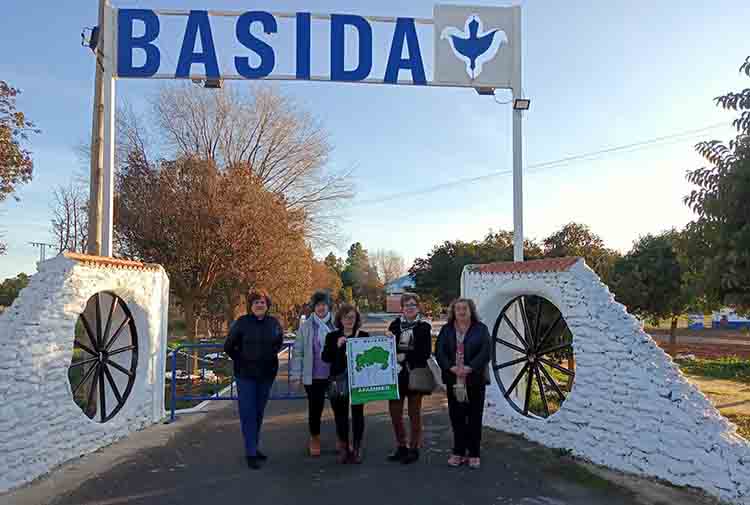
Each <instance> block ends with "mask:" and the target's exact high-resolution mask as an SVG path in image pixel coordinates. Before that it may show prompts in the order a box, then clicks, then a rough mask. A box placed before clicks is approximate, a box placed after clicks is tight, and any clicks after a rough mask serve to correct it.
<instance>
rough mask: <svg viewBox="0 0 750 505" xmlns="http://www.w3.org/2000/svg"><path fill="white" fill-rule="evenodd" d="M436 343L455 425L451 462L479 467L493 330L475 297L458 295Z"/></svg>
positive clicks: (451, 463) (452, 464)
mask: <svg viewBox="0 0 750 505" xmlns="http://www.w3.org/2000/svg"><path fill="white" fill-rule="evenodd" d="M435 347H436V349H435V357H436V358H437V362H438V365H439V366H440V369H441V370H442V371H443V382H444V383H445V386H446V389H447V392H448V414H449V416H450V419H451V425H452V427H453V453H452V454H451V456H450V458H448V464H449V465H451V466H461V465H463V464H468V465H469V467H470V468H473V469H478V468H479V466H480V460H479V446H480V444H481V441H482V415H483V413H484V396H485V389H486V387H487V384H489V382H490V381H489V377H490V375H489V362H490V350H491V344H490V331H489V329H488V328H487V326H486V325H485V324H484V323H482V322H481V321H480V320H479V316H478V315H477V309H476V306H475V305H474V301H473V300H469V299H467V298H459V299H458V300H456V301H454V302H453V303H452V304H451V306H450V309H449V311H448V322H447V323H446V324H445V326H443V327H442V329H441V330H440V334H439V335H438V340H437V344H436V346H435ZM467 453H468V457H467Z"/></svg>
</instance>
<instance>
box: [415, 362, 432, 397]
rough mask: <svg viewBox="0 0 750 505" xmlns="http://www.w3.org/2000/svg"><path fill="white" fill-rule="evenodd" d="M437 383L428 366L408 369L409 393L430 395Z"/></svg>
mask: <svg viewBox="0 0 750 505" xmlns="http://www.w3.org/2000/svg"><path fill="white" fill-rule="evenodd" d="M435 387H437V383H436V382H435V376H434V375H432V370H430V367H429V366H426V367H424V368H410V369H409V391H412V392H414V393H422V394H430V393H432V392H433V391H435Z"/></svg>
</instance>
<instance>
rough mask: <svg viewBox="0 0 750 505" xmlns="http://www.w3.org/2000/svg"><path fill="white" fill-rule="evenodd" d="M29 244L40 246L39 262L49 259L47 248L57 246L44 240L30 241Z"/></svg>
mask: <svg viewBox="0 0 750 505" xmlns="http://www.w3.org/2000/svg"><path fill="white" fill-rule="evenodd" d="M29 244H31V245H33V246H34V247H38V248H39V262H40V263H41V262H42V261H45V260H46V259H47V248H48V247H49V248H53V249H54V247H55V245H54V244H45V243H44V242H29Z"/></svg>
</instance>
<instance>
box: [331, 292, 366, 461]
mask: <svg viewBox="0 0 750 505" xmlns="http://www.w3.org/2000/svg"><path fill="white" fill-rule="evenodd" d="M360 326H362V318H361V316H360V314H359V311H358V310H357V309H356V308H355V307H354V306H353V305H350V304H344V305H342V306H341V308H340V309H339V312H338V314H337V315H336V330H334V331H332V332H331V333H329V334H328V335H327V336H326V343H325V346H324V347H323V355H322V358H323V361H325V362H326V363H330V365H331V389H330V390H329V397H330V398H331V406H332V407H333V416H334V419H335V420H336V434H337V435H338V438H339V440H340V441H341V442H342V444H341V446H340V448H339V455H338V459H337V461H338V462H339V463H342V464H345V463H354V464H360V463H362V450H361V447H362V437H363V435H364V433H365V406H364V405H352V406H351V412H352V435H353V437H352V440H351V445H350V437H349V391H348V387H349V383H348V365H347V359H346V341H347V339H350V338H362V337H369V336H370V335H369V334H368V333H367V332H365V331H360V330H359V328H360Z"/></svg>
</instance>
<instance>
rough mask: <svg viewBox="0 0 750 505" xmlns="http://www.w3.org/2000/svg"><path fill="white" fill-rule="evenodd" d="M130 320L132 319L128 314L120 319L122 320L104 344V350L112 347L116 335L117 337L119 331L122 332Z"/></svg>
mask: <svg viewBox="0 0 750 505" xmlns="http://www.w3.org/2000/svg"><path fill="white" fill-rule="evenodd" d="M131 321H132V319H131V318H130V316H127V317H126V318H125V319H123V320H122V322H121V323H120V326H118V327H117V329H116V330H115V332H114V333H113V334H112V336H111V337H110V338H109V340H108V341H107V343H106V345H105V346H104V350H106V351H109V348H110V347H112V345H113V344H114V343H115V341H116V340H117V337H119V336H120V333H122V330H124V329H125V328H126V327H128V326H129V325H130V323H131Z"/></svg>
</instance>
